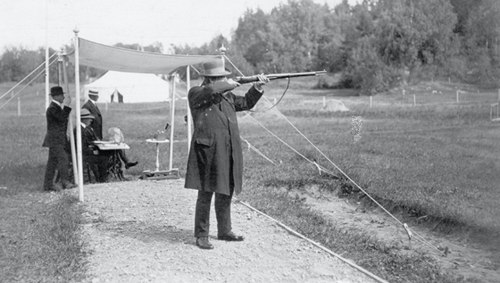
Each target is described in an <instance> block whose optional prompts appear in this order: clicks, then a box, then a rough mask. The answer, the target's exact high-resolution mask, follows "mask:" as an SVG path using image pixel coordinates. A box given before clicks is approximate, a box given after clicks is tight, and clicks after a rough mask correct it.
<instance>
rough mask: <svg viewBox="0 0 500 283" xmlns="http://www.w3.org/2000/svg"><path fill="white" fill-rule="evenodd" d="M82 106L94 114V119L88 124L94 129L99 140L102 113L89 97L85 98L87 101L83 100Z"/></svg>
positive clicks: (100, 136) (100, 137)
mask: <svg viewBox="0 0 500 283" xmlns="http://www.w3.org/2000/svg"><path fill="white" fill-rule="evenodd" d="M82 108H84V109H87V110H89V112H90V114H92V115H93V116H94V120H93V121H92V124H90V127H92V129H94V132H95V134H96V135H97V137H98V138H99V139H100V140H102V115H101V111H100V110H99V108H98V107H97V105H95V104H94V103H92V101H90V99H89V100H87V102H85V104H83V106H82Z"/></svg>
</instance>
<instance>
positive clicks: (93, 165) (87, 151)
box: [75, 108, 109, 183]
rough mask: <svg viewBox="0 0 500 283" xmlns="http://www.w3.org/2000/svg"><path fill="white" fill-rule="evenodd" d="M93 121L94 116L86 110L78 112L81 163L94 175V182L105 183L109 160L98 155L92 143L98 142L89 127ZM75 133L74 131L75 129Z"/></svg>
mask: <svg viewBox="0 0 500 283" xmlns="http://www.w3.org/2000/svg"><path fill="white" fill-rule="evenodd" d="M94 120H95V117H94V115H92V114H91V113H90V111H89V110H88V109H85V108H83V109H82V110H81V112H80V127H81V129H82V155H83V162H84V163H86V164H88V165H89V166H90V170H92V173H94V176H95V178H96V181H97V182H99V183H102V182H106V179H107V177H108V172H107V169H108V164H109V163H108V160H109V158H108V157H107V156H104V155H100V153H99V150H98V149H97V148H96V146H95V144H94V142H95V141H98V140H99V138H98V137H97V135H96V133H95V132H94V129H93V128H92V127H90V125H92V122H93V121H94ZM75 132H76V129H75Z"/></svg>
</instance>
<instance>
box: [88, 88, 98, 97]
mask: <svg viewBox="0 0 500 283" xmlns="http://www.w3.org/2000/svg"><path fill="white" fill-rule="evenodd" d="M89 95H95V96H99V92H98V91H97V90H92V89H90V90H89Z"/></svg>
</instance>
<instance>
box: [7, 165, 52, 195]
mask: <svg viewBox="0 0 500 283" xmlns="http://www.w3.org/2000/svg"><path fill="white" fill-rule="evenodd" d="M44 175H45V164H15V165H14V164H12V165H10V166H5V167H3V169H2V170H1V171H0V180H2V181H1V183H0V186H1V187H4V188H6V190H8V191H9V194H17V193H21V192H34V191H42V190H43V178H44Z"/></svg>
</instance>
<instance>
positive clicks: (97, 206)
mask: <svg viewBox="0 0 500 283" xmlns="http://www.w3.org/2000/svg"><path fill="white" fill-rule="evenodd" d="M195 201H196V191H193V190H187V189H183V180H164V181H133V182H122V183H108V184H99V185H89V186H86V187H85V206H86V209H87V211H88V212H87V213H86V224H85V225H84V229H83V230H84V237H85V239H86V241H87V242H88V243H89V245H88V247H87V248H88V252H89V262H90V271H89V273H90V274H89V275H90V276H89V278H90V279H89V282H92V283H97V282H167V281H168V282H207V281H208V282H210V281H213V282H374V281H373V280H372V279H370V278H368V277H367V276H366V275H364V274H363V273H361V272H359V271H357V270H355V269H353V268H352V267H350V266H349V265H347V264H345V263H343V262H342V261H340V260H338V259H337V258H334V257H332V256H331V255H329V254H327V253H326V252H324V251H322V250H320V249H318V248H316V247H314V246H313V245H311V244H310V243H308V242H306V241H304V240H302V239H299V238H297V237H295V236H293V235H291V234H289V233H288V232H286V231H285V230H283V229H282V228H281V227H279V226H278V225H276V224H274V223H273V222H271V221H270V220H268V219H267V218H265V217H264V216H260V215H258V214H257V213H256V212H253V211H251V210H249V209H248V208H247V207H245V206H243V205H241V204H236V203H235V204H233V206H232V209H233V211H232V217H233V228H234V230H235V232H237V233H238V232H239V233H241V234H243V235H245V241H244V242H239V243H234V242H224V241H218V240H217V239H215V238H214V235H216V233H217V231H216V222H215V214H214V212H213V211H212V214H211V215H212V217H211V227H213V228H212V230H211V236H212V239H211V242H212V244H213V245H214V246H215V249H214V250H209V251H206V250H201V249H199V248H198V247H196V245H195V240H194V237H193V219H194V205H195ZM212 209H213V206H212Z"/></svg>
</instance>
